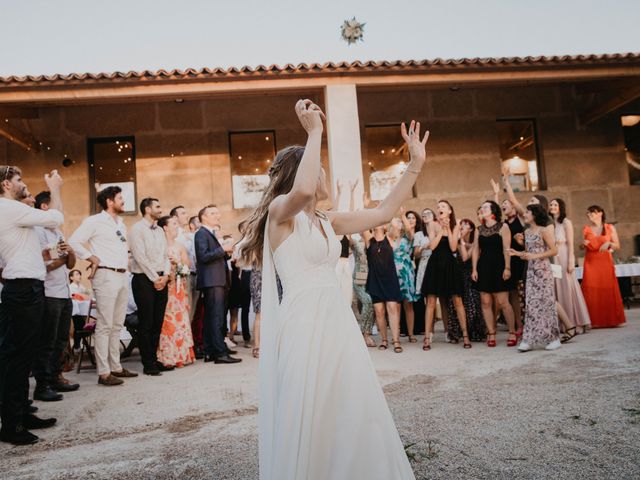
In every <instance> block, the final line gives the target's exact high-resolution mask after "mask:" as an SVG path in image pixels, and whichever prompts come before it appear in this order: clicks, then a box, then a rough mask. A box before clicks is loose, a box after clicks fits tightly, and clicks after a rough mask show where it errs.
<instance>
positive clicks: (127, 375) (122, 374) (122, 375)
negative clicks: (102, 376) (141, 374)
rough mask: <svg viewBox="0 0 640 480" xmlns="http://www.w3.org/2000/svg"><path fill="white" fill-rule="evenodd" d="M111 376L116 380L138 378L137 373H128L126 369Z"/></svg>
mask: <svg viewBox="0 0 640 480" xmlns="http://www.w3.org/2000/svg"><path fill="white" fill-rule="evenodd" d="M111 375H113V376H114V377H118V378H134V377H137V376H138V374H137V373H135V372H130V371H129V370H127V369H126V368H123V369H122V370H120V371H119V372H111Z"/></svg>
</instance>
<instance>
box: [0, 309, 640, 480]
mask: <svg viewBox="0 0 640 480" xmlns="http://www.w3.org/2000/svg"><path fill="white" fill-rule="evenodd" d="M627 313H628V315H627V317H628V323H627V325H626V326H625V327H622V328H617V329H610V330H597V331H592V332H590V333H589V334H587V335H581V336H578V337H576V338H575V339H574V340H573V341H572V342H571V343H569V344H566V345H565V346H563V347H562V348H561V349H560V350H558V351H556V352H545V351H534V352H530V353H525V354H519V353H517V352H516V351H515V349H507V348H506V347H505V346H504V343H505V341H506V335H505V334H504V333H503V334H502V336H500V337H499V341H500V345H499V346H498V348H496V349H487V348H486V347H485V346H484V345H482V344H475V345H474V348H473V349H471V350H462V347H461V346H460V345H457V346H455V345H448V344H445V343H444V342H443V341H442V335H441V334H437V335H436V337H437V340H438V341H437V342H436V343H435V344H434V348H433V349H432V350H431V351H430V352H422V350H421V349H420V344H411V345H408V344H407V345H405V353H403V354H401V355H397V354H394V353H392V352H391V351H388V352H379V351H377V350H370V352H371V355H372V358H373V361H374V363H375V365H376V368H377V371H378V374H379V376H380V380H381V382H382V384H383V385H384V389H385V393H386V395H387V399H388V401H389V404H390V406H391V409H392V411H393V415H394V418H395V420H396V423H397V426H398V429H399V431H400V435H401V436H402V439H403V441H404V443H405V445H406V449H407V452H408V455H409V457H410V459H411V462H412V464H413V467H414V470H415V473H416V478H418V479H426V478H430V479H431V478H442V479H444V478H447V479H451V478H454V479H484V478H487V479H489V478H491V479H502V478H505V479H507V478H508V479H540V478H554V479H556V480H557V479H608V478H615V479H631V478H640V448H639V445H640V375H639V374H640V310H639V309H635V310H631V311H628V312H627ZM241 353H242V356H243V358H244V360H245V361H244V362H243V363H242V364H241V366H240V367H237V368H236V367H235V366H224V367H222V368H221V366H215V367H212V366H211V365H210V364H207V365H205V364H202V363H200V364H197V365H195V366H191V367H187V368H185V369H183V370H181V371H176V372H170V373H167V374H165V375H163V377H162V379H161V380H159V379H150V378H148V377H145V378H139V379H135V380H132V381H129V382H127V385H125V386H124V387H119V389H115V388H114V389H111V390H107V389H105V388H100V387H98V386H97V385H95V376H93V374H92V373H86V372H83V373H81V374H80V375H78V376H76V375H75V374H70V375H69V377H70V378H72V379H75V380H78V381H80V383H81V384H82V387H81V390H80V391H79V392H78V393H76V394H73V393H71V394H67V396H66V398H65V400H64V401H63V402H57V403H55V404H42V403H40V404H38V406H39V407H41V410H42V412H43V415H44V414H53V415H56V416H58V418H60V422H59V426H57V427H56V428H53V429H50V430H48V431H43V432H42V439H41V441H40V443H38V444H37V445H35V446H32V447H11V446H7V445H5V444H2V445H0V472H2V474H1V476H2V478H7V479H8V478H11V479H13V478H16V479H17V478H19V479H32V478H33V479H36V478H37V479H65V480H66V479H76V478H77V479H81V478H82V479H98V478H99V479H102V478H104V479H107V478H118V479H172V478H181V479H185V478H188V479H192V478H193V479H216V480H218V479H219V480H223V479H242V480H245V479H255V478H257V476H258V475H257V471H258V464H257V428H256V420H257V417H256V413H257V410H256V385H255V383H256V366H257V363H256V362H255V361H252V360H253V359H251V358H250V357H249V355H248V352H245V351H243V352H241ZM136 365H137V364H136V363H135V360H132V361H131V362H130V363H127V364H126V367H127V368H135V367H136ZM138 368H139V367H138ZM234 368H236V369H235V370H234ZM212 372H213V373H212Z"/></svg>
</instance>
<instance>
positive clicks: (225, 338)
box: [224, 337, 238, 348]
mask: <svg viewBox="0 0 640 480" xmlns="http://www.w3.org/2000/svg"><path fill="white" fill-rule="evenodd" d="M224 343H226V344H227V348H236V347H237V346H238V345H237V344H236V343H234V342H233V341H232V340H231V339H230V338H229V337H224Z"/></svg>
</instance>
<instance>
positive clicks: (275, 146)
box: [227, 129, 278, 210]
mask: <svg viewBox="0 0 640 480" xmlns="http://www.w3.org/2000/svg"><path fill="white" fill-rule="evenodd" d="M251 134H265V135H270V136H271V137H272V138H273V152H274V153H273V158H272V159H271V161H273V160H275V156H276V154H277V153H278V137H277V136H276V130H275V129H272V130H268V129H254V130H229V131H228V132H227V150H228V155H229V183H230V190H231V208H232V209H233V210H247V208H236V207H235V205H234V202H233V193H234V192H233V162H234V159H233V152H232V148H231V137H232V136H233V135H251ZM236 161H237V160H236Z"/></svg>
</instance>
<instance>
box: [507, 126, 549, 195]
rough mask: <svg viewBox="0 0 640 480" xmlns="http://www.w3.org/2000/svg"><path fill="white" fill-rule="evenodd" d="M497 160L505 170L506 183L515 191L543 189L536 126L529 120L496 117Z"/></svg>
mask: <svg viewBox="0 0 640 480" xmlns="http://www.w3.org/2000/svg"><path fill="white" fill-rule="evenodd" d="M498 139H499V142H500V159H501V160H502V163H503V168H505V167H507V168H508V169H509V172H510V175H509V183H510V184H511V187H512V188H513V190H514V191H516V192H535V191H536V190H544V189H545V184H544V179H543V178H542V169H541V168H540V166H541V163H540V157H539V154H538V147H537V138H536V125H535V121H533V120H498Z"/></svg>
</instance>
